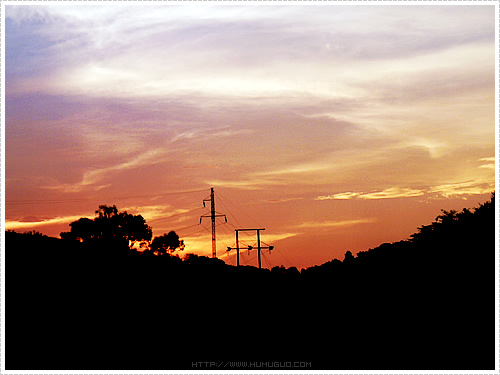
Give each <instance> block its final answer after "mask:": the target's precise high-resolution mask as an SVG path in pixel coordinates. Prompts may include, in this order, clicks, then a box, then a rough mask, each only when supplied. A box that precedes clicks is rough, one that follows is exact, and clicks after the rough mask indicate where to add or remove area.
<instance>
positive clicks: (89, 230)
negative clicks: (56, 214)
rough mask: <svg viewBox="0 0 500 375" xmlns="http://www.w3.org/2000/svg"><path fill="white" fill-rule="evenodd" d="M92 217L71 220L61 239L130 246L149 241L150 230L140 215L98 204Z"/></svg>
mask: <svg viewBox="0 0 500 375" xmlns="http://www.w3.org/2000/svg"><path fill="white" fill-rule="evenodd" d="M95 214H96V217H95V218H94V219H93V220H92V219H88V218H84V217H82V218H80V219H78V220H77V221H74V222H72V223H71V224H70V225H69V226H70V227H71V230H70V232H63V233H61V238H62V239H68V240H76V241H80V242H82V243H85V244H97V245H104V246H113V247H115V246H116V247H125V246H126V247H127V248H132V247H133V246H134V244H135V243H136V242H138V241H140V242H141V244H144V243H147V242H149V241H151V237H152V230H151V227H150V226H148V225H147V224H146V221H145V220H144V218H143V217H142V216H141V215H131V214H128V213H127V212H126V211H124V212H118V209H117V208H116V206H114V205H113V206H107V205H100V206H99V209H98V210H96V211H95Z"/></svg>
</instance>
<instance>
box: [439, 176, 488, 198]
mask: <svg viewBox="0 0 500 375" xmlns="http://www.w3.org/2000/svg"><path fill="white" fill-rule="evenodd" d="M494 190H495V184H494V182H493V181H486V180H475V181H464V182H458V183H450V184H443V185H438V186H434V187H432V188H430V189H429V193H437V194H439V195H442V196H443V197H446V198H449V197H455V196H460V195H476V194H488V193H491V192H493V191H494Z"/></svg>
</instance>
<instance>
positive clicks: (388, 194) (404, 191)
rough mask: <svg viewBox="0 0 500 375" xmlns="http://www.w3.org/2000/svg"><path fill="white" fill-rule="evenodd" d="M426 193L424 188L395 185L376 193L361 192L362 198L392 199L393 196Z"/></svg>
mask: <svg viewBox="0 0 500 375" xmlns="http://www.w3.org/2000/svg"><path fill="white" fill-rule="evenodd" d="M420 195H424V191H423V190H418V189H410V188H399V187H393V188H388V189H384V190H382V191H378V192H374V193H365V194H360V195H359V197H360V198H362V199H392V198H408V197H418V196H420Z"/></svg>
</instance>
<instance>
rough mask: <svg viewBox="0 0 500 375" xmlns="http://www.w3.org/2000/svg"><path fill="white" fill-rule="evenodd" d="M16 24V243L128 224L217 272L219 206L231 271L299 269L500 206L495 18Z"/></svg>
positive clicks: (195, 14)
mask: <svg viewBox="0 0 500 375" xmlns="http://www.w3.org/2000/svg"><path fill="white" fill-rule="evenodd" d="M2 6H3V7H4V12H2V15H3V16H4V17H5V20H4V22H5V59H4V61H5V74H6V79H5V94H6V95H5V109H6V112H5V129H4V133H5V146H6V151H5V157H6V171H5V179H4V180H3V181H5V182H6V183H5V186H4V189H5V199H6V206H5V207H6V209H5V227H6V228H7V229H15V230H18V231H26V230H38V231H40V232H42V233H44V234H47V235H50V236H58V235H59V233H60V232H61V231H67V230H69V226H68V224H69V223H70V222H71V221H74V220H77V219H78V218H80V217H93V213H94V211H95V210H96V209H97V208H98V205H100V204H108V205H113V204H115V205H117V207H118V209H119V210H121V211H124V210H126V211H128V212H129V213H133V214H142V215H143V216H144V218H145V219H146V221H147V222H148V224H149V225H151V226H152V228H153V234H154V235H161V234H163V233H165V232H168V231H170V230H176V231H177V232H178V233H179V235H180V237H181V238H183V239H184V240H185V243H186V250H185V252H196V253H199V254H203V255H209V254H210V253H211V245H210V232H209V228H210V222H209V221H208V220H207V219H204V221H203V226H204V227H203V226H200V225H199V224H198V223H199V217H200V215H203V214H207V210H204V209H203V208H202V201H203V199H205V198H207V197H208V196H209V194H210V187H214V188H215V192H216V208H217V211H219V212H221V213H224V214H226V215H228V223H227V224H225V223H223V222H220V223H218V224H220V225H218V227H217V233H218V254H219V255H220V257H221V259H224V260H225V261H227V262H228V263H230V264H234V263H235V260H234V256H230V255H226V252H225V249H226V247H227V246H234V229H235V228H238V227H243V226H250V227H257V226H258V227H263V228H266V230H265V231H264V232H262V240H263V241H264V242H266V243H267V244H272V245H274V246H275V248H276V250H275V251H273V252H272V253H271V254H269V253H267V252H265V253H264V258H265V259H264V262H263V264H264V265H265V266H268V267H269V266H275V265H281V264H283V265H285V266H287V267H289V266H292V265H295V266H297V267H298V268H299V269H300V268H302V267H307V266H311V265H314V264H321V263H323V262H325V261H328V260H331V259H333V258H338V259H343V254H344V253H345V252H346V251H347V250H350V251H352V252H353V253H356V252H358V251H361V250H367V249H368V248H370V247H375V246H377V245H379V244H381V243H383V242H393V241H398V240H401V239H406V238H408V237H409V235H411V234H412V233H414V232H415V231H416V229H417V227H418V226H420V225H422V224H428V223H430V222H431V221H432V220H434V219H435V217H436V216H437V215H439V214H440V210H441V209H446V210H450V209H462V208H463V207H474V206H477V205H478V203H482V202H484V201H486V200H487V199H488V198H489V195H490V193H491V192H492V191H493V190H494V189H495V170H496V169H495V129H496V126H495V118H496V117H495V51H496V45H495V6H494V5H491V4H490V5H485V3H481V2H479V3H474V4H472V3H465V4H464V5H445V6H443V5H441V6H436V5H428V4H426V3H423V4H422V3H420V4H419V5H383V6H375V5H370V6H366V5H343V4H337V3H323V4H320V5H318V4H315V5H305V4H299V3H295V4H293V5H290V4H278V5H276V4H261V3H259V4H239V5H233V4H231V5H227V4H222V5H221V4H218V3H203V4H201V5H200V4H181V5H177V4H176V5H174V4H161V5H157V4H151V3H149V4H145V3H144V4H134V5H122V4H118V5H116V4H113V5H85V6H83V5H80V4H78V5H74V4H69V5H68V4H64V3H63V4H60V3H57V4H51V3H49V2H47V3H45V2H44V4H43V5H10V3H8V2H7V5H5V3H3V4H2ZM207 228H208V229H207ZM242 241H243V242H244V243H247V244H252V245H253V244H254V243H255V236H253V237H251V236H248V237H247V238H242ZM255 257H256V254H255V252H251V253H250V254H247V252H244V254H242V260H243V262H245V263H246V264H252V265H256V259H255Z"/></svg>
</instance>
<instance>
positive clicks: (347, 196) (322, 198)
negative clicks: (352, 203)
mask: <svg viewBox="0 0 500 375" xmlns="http://www.w3.org/2000/svg"><path fill="white" fill-rule="evenodd" d="M360 194H361V193H354V192H351V191H347V192H345V193H337V194H332V195H319V196H317V197H316V198H315V200H317V201H325V200H331V199H339V200H346V199H352V198H355V197H357V196H359V195H360Z"/></svg>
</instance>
